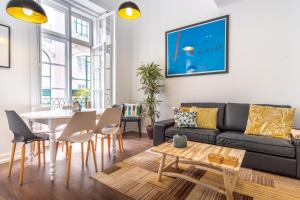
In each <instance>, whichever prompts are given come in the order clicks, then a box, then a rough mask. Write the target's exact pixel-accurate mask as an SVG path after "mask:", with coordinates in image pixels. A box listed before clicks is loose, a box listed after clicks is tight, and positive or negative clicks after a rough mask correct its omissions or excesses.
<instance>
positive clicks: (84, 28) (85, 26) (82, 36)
mask: <svg viewBox="0 0 300 200" xmlns="http://www.w3.org/2000/svg"><path fill="white" fill-rule="evenodd" d="M89 28H90V24H89V22H87V21H84V20H82V19H80V18H77V17H74V16H72V38H75V39H78V40H82V41H85V42H90V35H89V32H90V31H89Z"/></svg>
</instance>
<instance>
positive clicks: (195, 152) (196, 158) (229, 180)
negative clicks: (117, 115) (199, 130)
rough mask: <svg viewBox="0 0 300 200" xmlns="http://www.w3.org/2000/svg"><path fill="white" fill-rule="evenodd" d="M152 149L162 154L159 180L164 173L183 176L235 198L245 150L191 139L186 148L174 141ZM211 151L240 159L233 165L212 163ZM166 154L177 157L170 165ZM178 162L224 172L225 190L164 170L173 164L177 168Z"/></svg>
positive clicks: (230, 199)
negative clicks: (209, 158) (175, 144)
mask: <svg viewBox="0 0 300 200" xmlns="http://www.w3.org/2000/svg"><path fill="white" fill-rule="evenodd" d="M151 150H152V151H153V152H157V153H161V154H162V158H161V162H160V166H159V170H158V175H157V181H161V177H162V175H165V176H169V177H174V178H181V179H184V180H187V181H190V182H192V183H195V184H199V185H202V186H204V187H207V188H209V189H212V190H215V191H217V192H219V193H222V194H225V195H226V199H227V200H233V191H234V189H235V186H236V183H237V180H238V175H239V171H240V168H241V164H242V162H243V159H244V156H245V151H244V150H240V149H234V148H228V147H221V146H216V145H211V144H204V143H198V142H190V141H189V142H188V145H187V148H184V149H179V148H175V147H174V146H173V144H172V143H164V144H161V145H159V146H156V147H153V148H152V149H151ZM210 153H218V154H221V155H223V156H235V157H237V158H238V159H239V162H238V165H237V166H235V167H232V166H229V165H224V164H217V163H212V162H210V161H209V160H208V154H210ZM166 156H172V157H174V158H175V159H174V162H171V163H170V164H169V165H168V166H166V165H165V160H166ZM178 162H180V163H185V164H191V165H193V166H195V167H197V168H200V169H203V170H207V171H213V172H215V173H219V174H222V175H223V179H224V188H225V190H223V189H221V188H218V187H216V186H213V185H210V184H208V183H206V182H204V181H201V180H198V179H195V178H192V177H189V176H186V175H183V174H179V173H174V172H164V170H165V169H166V168H167V167H169V166H171V165H175V167H176V168H177V167H178Z"/></svg>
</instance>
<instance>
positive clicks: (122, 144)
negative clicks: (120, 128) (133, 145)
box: [119, 133, 124, 152]
mask: <svg viewBox="0 0 300 200" xmlns="http://www.w3.org/2000/svg"><path fill="white" fill-rule="evenodd" d="M119 137H120V142H121V146H122V151H123V152H124V143H123V136H122V133H121V134H120V135H119Z"/></svg>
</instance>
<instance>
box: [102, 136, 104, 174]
mask: <svg viewBox="0 0 300 200" xmlns="http://www.w3.org/2000/svg"><path fill="white" fill-rule="evenodd" d="M103 170H104V138H101V171H103Z"/></svg>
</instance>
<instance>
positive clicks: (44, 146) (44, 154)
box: [42, 141, 46, 165]
mask: <svg viewBox="0 0 300 200" xmlns="http://www.w3.org/2000/svg"><path fill="white" fill-rule="evenodd" d="M42 145H43V161H44V165H46V145H45V141H42Z"/></svg>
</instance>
